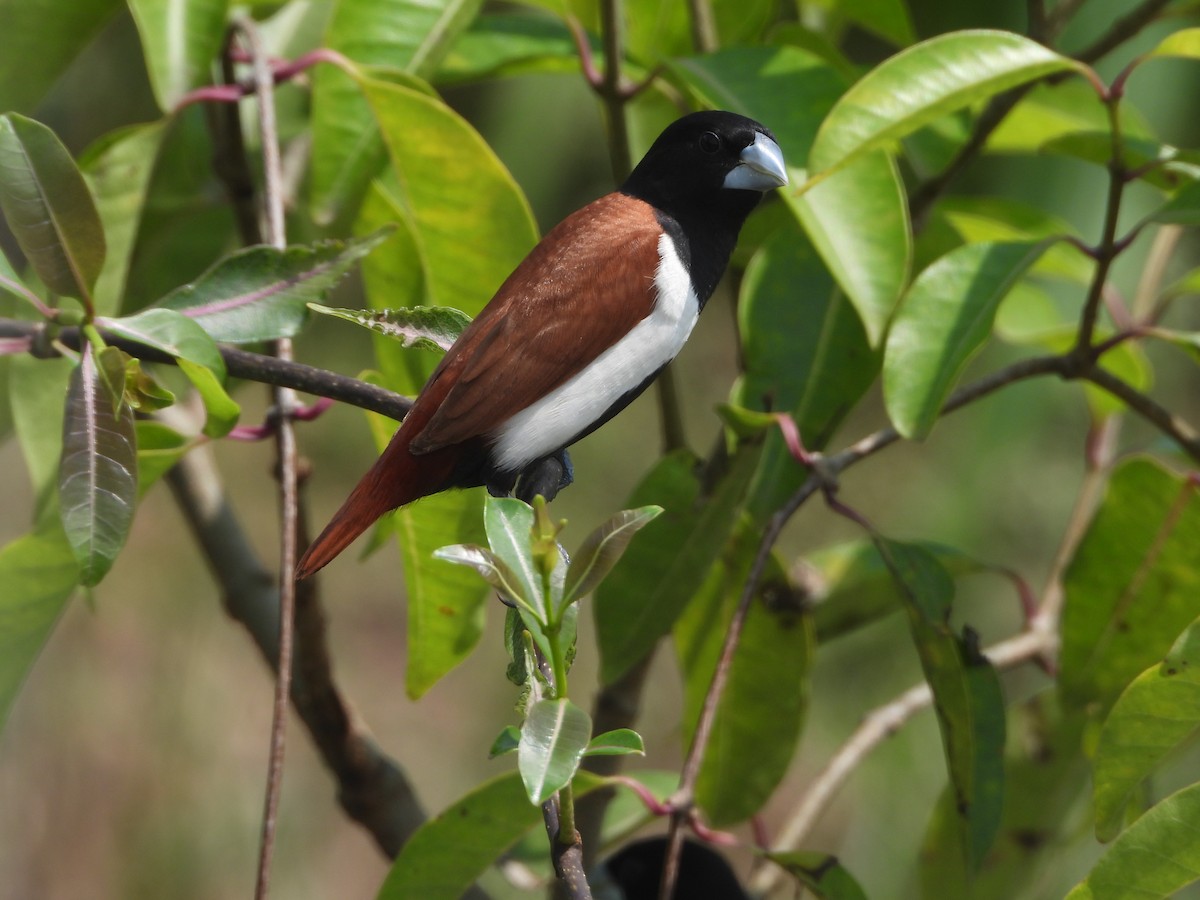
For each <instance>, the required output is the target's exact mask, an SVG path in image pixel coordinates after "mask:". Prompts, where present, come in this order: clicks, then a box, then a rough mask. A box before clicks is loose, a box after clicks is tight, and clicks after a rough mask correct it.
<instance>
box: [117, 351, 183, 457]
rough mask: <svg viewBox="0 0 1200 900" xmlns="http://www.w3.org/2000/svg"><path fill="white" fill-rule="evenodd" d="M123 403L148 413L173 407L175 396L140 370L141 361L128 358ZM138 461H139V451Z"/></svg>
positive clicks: (136, 410) (139, 454)
mask: <svg viewBox="0 0 1200 900" xmlns="http://www.w3.org/2000/svg"><path fill="white" fill-rule="evenodd" d="M126 356H128V354H126ZM125 402H126V403H128V404H129V405H130V407H132V409H133V411H134V412H135V413H139V412H140V413H148V412H154V411H155V410H159V409H166V408H167V407H168V406H173V405H174V404H175V395H174V394H173V393H171V392H170V391H169V390H167V389H166V388H165V387H163V386H162V385H161V384H159V383H158V381H157V380H155V379H154V377H153V376H151V375H150V374H149V373H148V372H146V371H145V370H143V369H142V363H141V360H138V359H134V358H133V357H130V358H129V360H128V361H127V362H126V364H125ZM138 446H139V448H140V446H141V445H140V444H139V445H138ZM138 459H141V452H140V449H139V452H138ZM139 477H140V472H139Z"/></svg>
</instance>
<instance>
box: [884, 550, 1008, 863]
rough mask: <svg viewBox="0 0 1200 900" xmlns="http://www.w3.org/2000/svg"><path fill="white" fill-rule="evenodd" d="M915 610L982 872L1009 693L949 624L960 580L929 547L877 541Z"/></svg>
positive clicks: (999, 788)
mask: <svg viewBox="0 0 1200 900" xmlns="http://www.w3.org/2000/svg"><path fill="white" fill-rule="evenodd" d="M877 546H878V548H879V553H880V555H881V556H882V557H883V559H884V561H885V563H886V564H887V566H888V568H889V569H890V570H891V572H892V574H893V576H894V577H895V579H896V585H897V587H898V588H899V589H900V592H901V596H902V598H903V600H904V606H905V609H906V610H907V612H908V615H909V623H910V625H911V627H912V634H913V642H914V643H915V644H916V648H917V655H918V656H919V657H920V659H921V668H922V670H923V671H924V673H925V679H926V681H928V682H929V687H930V689H931V690H932V692H933V704H934V708H935V709H936V710H937V713H938V727H939V728H940V729H941V732H942V746H943V748H944V749H945V752H946V765H947V768H948V769H949V772H950V784H951V788H952V790H953V793H954V808H955V811H956V812H957V815H958V835H959V837H960V841H961V846H962V848H963V854H964V862H965V864H966V867H967V870H968V871H970V872H974V871H976V870H977V869H978V868H979V866H980V864H981V863H982V861H983V858H984V856H985V855H986V854H987V852H988V849H989V848H990V847H991V845H992V842H993V840H994V839H995V837H996V833H997V830H998V829H999V826H1000V822H1001V814H1002V811H1003V800H1004V757H1003V753H1004V740H1005V714H1004V698H1003V696H1002V694H1001V692H1000V679H999V677H998V676H997V674H996V670H995V669H993V668H992V666H991V664H990V663H989V662H988V660H987V658H986V657H984V656H983V655H982V654H980V653H979V649H978V647H977V646H976V644H975V641H974V640H973V639H969V636H968V638H959V637H957V636H956V635H955V634H954V633H953V632H952V631H951V629H950V622H949V618H950V605H951V601H952V599H953V596H954V582H953V581H952V580H951V578H950V575H949V573H947V572H946V570H945V569H943V568H942V567H941V565H940V564H939V563H938V562H937V560H936V559H935V558H934V557H933V556H931V555H930V554H929V553H927V552H926V551H925V550H923V549H921V548H920V547H918V546H915V545H913V544H901V543H898V542H895V541H885V540H883V539H882V538H880V539H878V540H877Z"/></svg>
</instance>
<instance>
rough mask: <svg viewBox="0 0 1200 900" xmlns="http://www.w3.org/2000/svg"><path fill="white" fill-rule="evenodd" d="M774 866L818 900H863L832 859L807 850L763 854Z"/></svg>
mask: <svg viewBox="0 0 1200 900" xmlns="http://www.w3.org/2000/svg"><path fill="white" fill-rule="evenodd" d="M763 855H764V856H765V857H766V858H767V859H769V860H771V862H773V863H775V865H777V866H782V867H783V868H784V869H785V870H786V871H787V873H788V874H789V875H791V876H792V877H793V878H795V879H796V880H797V881H798V882H800V884H801V885H803V886H804V888H806V889H807V890H809V891H812V893H813V895H814V896H816V897H819V898H821V900H867V895H866V893H864V892H863V889H862V887H861V886H860V885H859V883H858V882H857V881H855V880H854V876H853V875H851V874H850V873H849V872H848V871H846V868H845V866H843V865H842V864H841V863H840V862H838V858H837V857H836V856H830V855H829V854H828V853H816V852H814V851H811V850H796V851H793V852H791V853H764V854H763Z"/></svg>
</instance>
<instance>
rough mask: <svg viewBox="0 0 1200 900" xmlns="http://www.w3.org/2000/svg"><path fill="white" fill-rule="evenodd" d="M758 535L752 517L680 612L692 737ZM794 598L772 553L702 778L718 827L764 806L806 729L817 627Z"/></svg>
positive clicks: (704, 804)
mask: <svg viewBox="0 0 1200 900" xmlns="http://www.w3.org/2000/svg"><path fill="white" fill-rule="evenodd" d="M758 544H759V531H758V528H757V527H755V526H754V525H753V524H752V523H751V522H750V520H749V519H747V518H743V519H742V520H741V522H740V523H739V525H738V528H737V529H736V531H735V532H734V535H733V537H732V539H731V540H730V541H729V543H728V544H727V545H726V546H725V548H724V549H723V550H722V551H721V553H720V555H719V557H717V559H716V562H715V564H713V565H711V566H710V567H709V572H708V576H707V578H706V579H705V582H704V585H703V587H701V588H700V590H699V591H697V592H696V593H695V595H694V596H693V597H692V599H691V601H690V602H689V603H688V605H687V607H686V608H685V609H684V611H683V613H682V615H680V616H679V618H678V619H677V620H676V622H675V627H674V629H673V631H672V637H673V639H674V643H675V652H676V654H677V655H678V657H679V667H680V670H681V672H682V673H683V678H684V734H685V735H686V736H687V740H688V741H690V740H691V739H692V736H693V735H694V733H695V729H696V723H697V721H698V720H699V717H700V712H701V708H702V706H703V704H704V699H705V696H706V695H707V693H708V689H709V686H710V685H711V684H712V679H713V673H714V672H715V670H716V667H717V660H718V658H719V657H720V655H721V648H722V646H723V644H724V642H725V636H726V635H727V634H728V632H729V626H730V622H731V621H732V619H733V614H734V611H735V610H736V608H737V606H738V602H739V601H740V599H741V594H742V590H743V588H744V586H745V583H746V579H747V578H748V577H749V572H750V567H751V564H752V563H753V562H754V558H755V556H756V554H757V552H758ZM789 599H790V588H789V586H788V580H787V576H786V574H785V573H784V571H783V568H782V566H781V565H780V564H779V562H778V560H776V559H771V560H770V562H769V563H768V566H767V570H766V572H765V574H764V577H763V580H762V583H761V585H760V587H759V591H758V594H757V596H755V598H754V600H753V601H752V605H751V607H750V611H749V613H748V614H747V616H746V621H745V624H744V625H743V630H742V635H741V641H740V643H739V644H738V647H737V650H736V651H735V653H734V657H733V663H732V667H731V669H730V672H729V680H728V682H727V683H726V686H725V691H724V693H723V694H722V695H721V698H720V705H719V706H718V707H717V715H716V719H715V720H714V722H713V729H712V737H711V739H710V741H709V745H708V750H707V752H706V753H705V755H704V762H703V764H702V765H701V768H700V774H699V776H698V778H697V780H696V803H697V805H698V806H699V807H700V808H701V809H703V810H704V812H705V816H706V818H707V819H708V821H710V822H712V824H713V825H715V826H717V827H725V826H728V825H732V824H734V823H737V822H741V821H744V820H745V819H747V818H749V817H750V816H752V815H754V814H755V813H757V812H758V811H759V810H760V809H761V808H762V806H763V805H764V804H765V803H766V802H767V800H768V799H769V798H770V796H771V794H772V793H773V792H774V791H775V789H776V788H777V787H778V786H779V783H780V781H782V779H783V777H784V775H785V774H786V773H787V770H788V768H789V765H790V763H791V760H792V756H793V755H794V753H795V749H796V743H797V741H798V740H799V739H800V734H801V731H802V730H803V726H804V718H805V714H806V713H807V710H808V694H809V676H810V670H811V667H812V660H813V655H814V654H813V651H814V641H813V628H812V622H811V620H810V619H809V617H808V616H806V615H804V614H802V613H800V612H799V611H798V610H797V608H796V607H795V605H793V604H791V603H789V602H788V600H789Z"/></svg>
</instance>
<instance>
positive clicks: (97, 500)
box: [58, 345, 137, 587]
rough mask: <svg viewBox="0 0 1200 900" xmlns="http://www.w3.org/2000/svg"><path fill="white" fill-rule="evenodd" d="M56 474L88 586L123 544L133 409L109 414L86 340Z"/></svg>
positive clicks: (131, 499) (131, 500)
mask: <svg viewBox="0 0 1200 900" xmlns="http://www.w3.org/2000/svg"><path fill="white" fill-rule="evenodd" d="M58 479H59V480H58V494H59V504H60V507H61V512H62V523H63V531H64V532H65V533H66V536H67V541H68V542H69V543H70V545H71V549H72V550H73V551H74V553H75V561H76V563H77V564H78V566H79V579H80V582H81V583H82V584H83V585H85V586H88V587H90V586H92V585H95V584H98V583H99V582H100V579H102V578H103V577H104V576H105V574H107V572H108V570H109V569H110V568H111V567H112V564H113V561H114V560H115V559H116V558H117V554H118V553H120V551H121V547H123V546H124V544H125V539H126V538H127V537H128V536H129V527H130V525H131V524H132V523H133V508H134V504H135V503H136V501H137V435H136V434H135V432H134V426H133V411H132V410H131V409H130V408H129V407H128V406H126V405H122V406H121V409H120V413H119V414H118V415H116V416H114V415H113V401H112V397H111V396H110V395H109V394H108V392H107V391H106V390H105V389H104V387H103V384H102V382H101V380H100V378H99V377H98V375H97V372H96V363H95V360H94V359H93V358H92V352H91V347H90V345H89V346H87V347H86V348H85V350H84V352H83V358H82V359H81V360H80V363H79V365H78V366H77V367H76V369H75V371H74V372H73V373H72V375H71V384H70V387H69V388H68V390H67V408H66V415H65V416H64V418H63V453H62V463H61V465H60V467H59V474H58Z"/></svg>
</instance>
